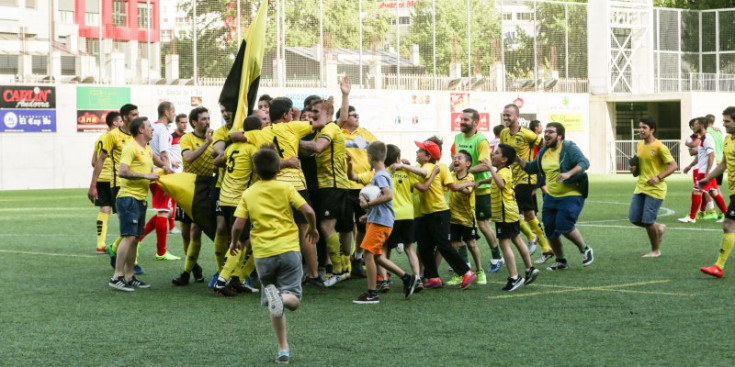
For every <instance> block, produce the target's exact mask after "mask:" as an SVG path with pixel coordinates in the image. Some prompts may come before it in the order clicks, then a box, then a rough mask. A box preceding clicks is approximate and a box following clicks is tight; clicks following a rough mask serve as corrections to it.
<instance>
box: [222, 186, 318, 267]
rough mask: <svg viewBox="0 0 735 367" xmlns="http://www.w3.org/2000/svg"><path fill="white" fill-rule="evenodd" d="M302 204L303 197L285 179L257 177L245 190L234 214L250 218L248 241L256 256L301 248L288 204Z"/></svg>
mask: <svg viewBox="0 0 735 367" xmlns="http://www.w3.org/2000/svg"><path fill="white" fill-rule="evenodd" d="M304 204H306V201H305V200H304V198H303V197H302V196H301V195H300V194H299V193H298V192H297V191H296V189H295V188H294V187H293V185H291V184H290V183H287V182H281V181H276V180H267V181H258V182H256V183H254V184H253V185H252V186H250V188H248V189H247V190H245V192H244V193H243V194H242V198H241V199H240V203H239V204H238V206H237V209H236V210H235V217H238V218H243V219H250V223H251V224H252V226H253V227H252V229H251V230H250V242H251V244H252V247H253V256H255V258H256V259H261V258H264V257H271V256H276V255H280V254H283V253H286V252H291V251H300V250H301V249H300V247H299V229H298V227H296V223H295V222H294V219H293V213H292V212H291V208H292V207H293V208H295V209H298V208H300V207H301V206H302V205H304Z"/></svg>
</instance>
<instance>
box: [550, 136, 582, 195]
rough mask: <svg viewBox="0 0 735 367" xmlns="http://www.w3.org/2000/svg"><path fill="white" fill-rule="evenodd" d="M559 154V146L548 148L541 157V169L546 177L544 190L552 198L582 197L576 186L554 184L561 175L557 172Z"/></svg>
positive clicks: (560, 183) (561, 183)
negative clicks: (545, 189) (547, 191)
mask: <svg viewBox="0 0 735 367" xmlns="http://www.w3.org/2000/svg"><path fill="white" fill-rule="evenodd" d="M560 154H561V144H559V145H558V146H557V147H556V148H548V149H546V152H545V153H544V155H543V156H542V157H541V169H543V170H544V175H545V176H546V188H547V190H549V194H550V195H551V196H553V197H563V196H582V193H581V192H580V191H579V189H578V188H577V185H576V184H569V183H563V182H556V178H557V177H559V174H560V173H561V172H560V171H559V157H560Z"/></svg>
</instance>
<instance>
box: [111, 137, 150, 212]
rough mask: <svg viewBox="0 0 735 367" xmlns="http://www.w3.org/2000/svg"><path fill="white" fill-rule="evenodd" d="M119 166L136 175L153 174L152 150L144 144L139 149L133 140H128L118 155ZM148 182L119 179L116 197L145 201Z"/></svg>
mask: <svg viewBox="0 0 735 367" xmlns="http://www.w3.org/2000/svg"><path fill="white" fill-rule="evenodd" d="M120 164H125V165H127V166H128V167H129V168H130V171H131V172H133V173H138V174H142V175H144V174H147V173H151V172H153V150H151V147H150V146H149V145H147V144H146V146H145V147H141V146H140V144H138V142H137V141H135V140H130V142H128V144H125V147H124V148H123V150H122V153H121V154H120ZM149 186H150V181H149V180H146V179H144V178H137V179H127V178H122V177H120V192H119V193H118V194H117V197H119V198H121V197H126V196H130V197H133V198H135V200H141V201H145V200H147V198H148V187H149Z"/></svg>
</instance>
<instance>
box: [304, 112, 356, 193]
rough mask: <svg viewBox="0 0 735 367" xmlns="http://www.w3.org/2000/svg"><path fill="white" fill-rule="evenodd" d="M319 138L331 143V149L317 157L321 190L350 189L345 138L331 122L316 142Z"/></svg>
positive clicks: (317, 170) (315, 139) (320, 132)
mask: <svg viewBox="0 0 735 367" xmlns="http://www.w3.org/2000/svg"><path fill="white" fill-rule="evenodd" d="M319 138H322V139H327V140H328V141H329V147H327V149H325V150H323V151H322V152H321V153H318V154H317V155H316V178H317V180H318V181H319V188H320V189H326V188H336V189H349V188H350V180H349V179H348V178H347V152H346V150H345V136H344V135H343V134H342V131H341V130H340V128H339V126H337V123H335V122H330V123H328V124H327V125H325V126H324V127H323V128H322V129H321V130H320V131H319V132H318V133H317V134H316V137H315V138H314V141H317V140H319ZM366 154H367V153H366ZM353 168H354V166H353Z"/></svg>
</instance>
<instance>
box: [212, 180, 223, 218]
mask: <svg viewBox="0 0 735 367" xmlns="http://www.w3.org/2000/svg"><path fill="white" fill-rule="evenodd" d="M219 193H220V188H219V187H215V188H214V197H213V198H212V199H213V200H214V214H215V215H217V216H220V215H224V213H223V212H222V207H221V206H220V205H219Z"/></svg>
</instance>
